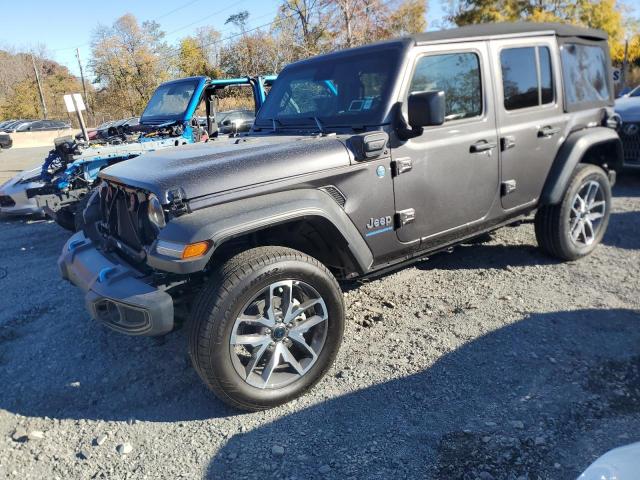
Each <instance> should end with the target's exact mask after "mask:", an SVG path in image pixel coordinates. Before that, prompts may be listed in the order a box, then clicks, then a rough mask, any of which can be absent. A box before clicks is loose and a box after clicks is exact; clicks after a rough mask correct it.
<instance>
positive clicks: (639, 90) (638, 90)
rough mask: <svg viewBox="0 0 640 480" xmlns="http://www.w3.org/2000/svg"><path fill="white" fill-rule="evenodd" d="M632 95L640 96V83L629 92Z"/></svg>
mask: <svg viewBox="0 0 640 480" xmlns="http://www.w3.org/2000/svg"><path fill="white" fill-rule="evenodd" d="M629 96H630V97H640V85H638V86H637V87H636V88H634V89H633V90H631V91H630V92H629Z"/></svg>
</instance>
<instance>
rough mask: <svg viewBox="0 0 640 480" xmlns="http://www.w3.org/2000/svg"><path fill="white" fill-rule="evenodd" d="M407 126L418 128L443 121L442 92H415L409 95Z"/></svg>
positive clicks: (439, 123) (440, 123)
mask: <svg viewBox="0 0 640 480" xmlns="http://www.w3.org/2000/svg"><path fill="white" fill-rule="evenodd" d="M408 107H409V126H411V128H412V129H414V130H418V129H420V128H422V127H431V126H435V125H442V124H443V123H444V111H445V104H444V92H443V91H442V90H441V91H438V92H435V91H431V92H417V93H412V94H411V95H409V101H408Z"/></svg>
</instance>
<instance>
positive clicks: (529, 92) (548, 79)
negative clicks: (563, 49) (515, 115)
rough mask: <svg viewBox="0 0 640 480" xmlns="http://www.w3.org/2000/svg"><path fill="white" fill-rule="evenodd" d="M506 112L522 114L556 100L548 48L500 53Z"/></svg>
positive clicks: (515, 49) (531, 48)
mask: <svg viewBox="0 0 640 480" xmlns="http://www.w3.org/2000/svg"><path fill="white" fill-rule="evenodd" d="M500 66H501V68H502V89H503V92H504V108H505V109H507V110H519V109H521V108H531V107H537V106H540V105H544V104H547V103H552V102H553V100H554V91H553V74H552V70H551V55H550V53H549V49H548V48H547V47H520V48H507V49H504V50H502V51H501V52H500Z"/></svg>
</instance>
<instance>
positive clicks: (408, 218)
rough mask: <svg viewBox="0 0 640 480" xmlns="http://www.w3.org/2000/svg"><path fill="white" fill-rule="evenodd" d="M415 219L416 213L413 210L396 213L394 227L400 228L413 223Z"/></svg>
mask: <svg viewBox="0 0 640 480" xmlns="http://www.w3.org/2000/svg"><path fill="white" fill-rule="evenodd" d="M415 219H416V211H415V209H413V208H407V209H406V210H400V211H399V212H396V225H397V226H398V228H401V227H403V226H404V225H407V224H408V223H413V221H414V220H415Z"/></svg>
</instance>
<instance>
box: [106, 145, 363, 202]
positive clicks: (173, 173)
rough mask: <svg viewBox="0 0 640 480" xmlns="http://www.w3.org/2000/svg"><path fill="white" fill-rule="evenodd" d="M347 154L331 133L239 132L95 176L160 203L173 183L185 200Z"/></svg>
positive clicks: (338, 160)
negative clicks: (266, 134)
mask: <svg viewBox="0 0 640 480" xmlns="http://www.w3.org/2000/svg"><path fill="white" fill-rule="evenodd" d="M350 158H351V156H350V154H349V151H348V150H347V148H346V147H345V145H344V144H343V143H342V142H341V141H340V140H338V139H337V138H336V137H335V136H333V137H309V136H304V137H297V136H272V137H242V138H230V139H218V140H215V141H212V142H208V143H204V144H194V145H184V146H181V147H177V148H170V149H166V150H161V151H157V152H152V153H147V154H144V155H141V156H139V157H136V158H133V159H131V160H128V161H126V162H121V163H118V164H115V165H113V166H111V167H109V168H106V169H104V170H103V171H102V172H101V173H100V177H101V178H104V179H107V180H111V181H114V182H118V183H121V184H124V185H128V186H131V187H137V188H141V189H143V190H147V191H149V192H153V193H155V194H156V195H157V196H158V198H160V199H162V202H163V203H165V202H166V200H167V193H168V192H169V191H171V190H174V189H178V188H180V189H182V190H183V192H184V194H185V197H186V199H188V200H191V199H194V198H198V197H202V196H204V195H209V194H214V193H220V192H224V191H228V190H234V189H238V188H244V187H250V186H252V185H257V184H263V183H267V182H270V181H274V180H278V179H284V178H292V177H296V176H300V175H304V174H308V173H314V172H319V171H322V170H328V169H332V168H336V167H340V166H346V165H349V162H350Z"/></svg>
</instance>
